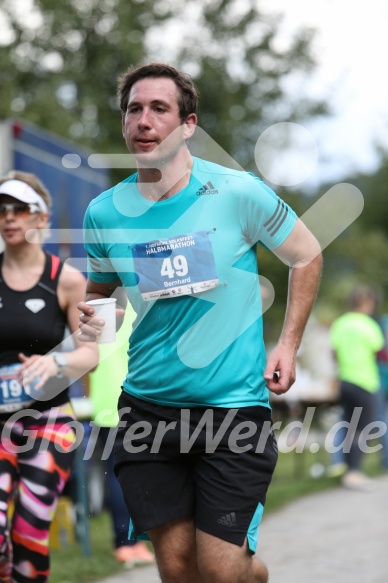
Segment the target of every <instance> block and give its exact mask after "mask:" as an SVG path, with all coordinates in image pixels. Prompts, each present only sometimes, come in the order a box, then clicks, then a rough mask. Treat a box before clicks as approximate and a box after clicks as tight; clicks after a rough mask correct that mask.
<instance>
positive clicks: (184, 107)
mask: <svg viewBox="0 0 388 583" xmlns="http://www.w3.org/2000/svg"><path fill="white" fill-rule="evenodd" d="M147 77H154V78H158V77H167V78H168V79H172V80H173V81H174V83H175V85H176V86H177V88H178V90H179V95H180V97H179V99H178V106H179V117H180V119H181V121H182V123H183V122H184V121H186V119H187V117H188V116H189V115H190V114H191V113H197V109H198V91H197V89H196V87H195V85H194V83H193V81H192V80H191V77H190V76H189V75H186V74H185V73H181V72H180V71H178V70H177V69H175V68H174V67H171V66H170V65H165V64H163V63H150V64H148V65H141V66H139V67H129V69H127V70H126V71H125V72H124V73H122V74H121V75H120V76H119V78H118V86H117V94H118V97H119V100H120V109H121V113H122V115H125V112H126V111H127V106H128V100H129V94H130V92H131V89H132V86H133V85H134V84H135V83H136V82H137V81H140V80H141V79H146V78H147Z"/></svg>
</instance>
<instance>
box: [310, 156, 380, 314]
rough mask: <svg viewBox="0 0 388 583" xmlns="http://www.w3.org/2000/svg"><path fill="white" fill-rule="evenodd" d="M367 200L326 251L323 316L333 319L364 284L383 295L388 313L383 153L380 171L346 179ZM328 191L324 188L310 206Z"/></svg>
mask: <svg viewBox="0 0 388 583" xmlns="http://www.w3.org/2000/svg"><path fill="white" fill-rule="evenodd" d="M343 182H349V183H350V184H354V185H355V186H357V187H358V188H359V189H360V191H361V192H362V194H363V197H364V209H363V211H362V213H361V215H360V216H359V217H358V219H357V220H356V221H355V222H354V223H353V224H352V225H351V226H350V227H348V228H347V229H346V230H345V231H344V232H343V233H342V234H341V235H340V237H338V238H337V239H336V240H335V241H333V243H331V245H329V247H328V248H327V249H326V250H325V251H324V277H323V279H322V284H321V291H320V294H319V299H318V309H319V311H320V312H321V314H322V317H323V318H324V319H327V320H331V319H333V318H334V317H335V316H337V315H338V314H339V313H341V312H342V311H343V309H344V307H345V301H346V298H347V296H348V295H349V293H350V292H351V290H352V289H353V288H354V287H355V286H356V285H359V284H361V283H367V284H369V285H372V286H375V287H376V288H377V289H378V290H379V291H380V293H381V296H382V306H381V310H382V311H384V312H387V311H388V270H387V269H386V265H388V206H387V204H386V200H387V198H388V157H387V154H386V153H384V152H383V151H381V163H380V167H379V169H378V170H377V171H376V172H374V173H371V174H358V175H357V174H356V175H353V176H350V177H348V178H345V179H344V180H343ZM325 190H327V188H326V187H322V188H321V189H320V190H319V192H318V194H317V195H316V197H314V198H313V200H312V201H311V204H313V202H314V201H315V200H316V198H319V196H320V195H321V194H323V192H325Z"/></svg>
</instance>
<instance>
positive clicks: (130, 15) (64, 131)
mask: <svg viewBox="0 0 388 583" xmlns="http://www.w3.org/2000/svg"><path fill="white" fill-rule="evenodd" d="M18 7H19V9H18ZM33 7H34V8H33V11H32V13H31V14H30V15H29V16H28V18H26V15H25V14H24V13H23V12H21V11H20V4H19V3H18V2H13V0H4V1H3V2H2V4H1V7H0V17H2V18H3V20H4V21H5V29H6V30H7V34H6V35H5V36H3V39H2V40H0V66H1V70H2V84H1V86H0V118H1V117H7V116H20V117H23V118H25V119H27V120H29V121H32V122H34V123H36V124H38V125H40V126H42V127H44V128H47V129H49V130H51V131H54V132H56V133H58V134H60V135H62V136H64V137H67V138H70V139H73V140H74V141H78V142H80V143H82V144H84V145H87V146H91V147H92V148H93V149H94V150H97V151H100V152H109V153H112V152H123V151H124V143H123V140H122V136H121V130H120V124H121V122H120V112H119V109H118V106H117V100H116V96H115V92H116V79H117V76H118V74H119V73H121V72H122V71H124V70H125V69H126V68H127V67H128V66H129V65H133V64H137V63H140V62H144V61H146V60H150V59H152V58H153V59H157V60H169V61H170V62H172V64H174V65H176V66H181V67H182V68H184V69H185V70H188V71H189V72H191V71H193V69H194V72H193V77H194V80H195V81H196V83H197V84H198V87H199V90H200V93H201V108H200V125H201V126H202V127H203V129H205V130H206V131H207V132H208V133H209V134H210V135H211V136H212V138H213V139H215V140H216V141H217V143H219V144H220V145H221V146H222V147H223V148H224V149H225V150H226V151H227V152H228V153H230V154H231V155H232V156H236V158H237V159H238V161H239V162H240V163H241V164H242V165H243V166H244V167H245V168H248V167H251V168H255V167H254V164H253V152H254V144H255V142H256V140H257V138H258V136H259V134H260V132H261V131H262V130H263V129H264V128H266V127H268V126H269V125H271V123H273V122H275V121H286V120H291V119H303V118H305V117H306V116H308V115H311V114H315V113H317V112H320V111H322V104H315V103H310V102H309V101H308V100H306V99H303V98H300V99H298V110H297V109H296V107H295V104H294V103H292V102H290V100H287V99H285V92H284V82H285V81H286V79H287V78H288V77H289V76H290V75H291V74H293V75H295V73H296V72H299V73H300V74H301V75H302V76H303V75H307V74H308V71H309V70H311V68H312V66H313V59H312V57H311V55H310V51H309V44H310V40H311V36H312V32H311V31H310V30H302V31H300V33H299V34H298V35H296V36H295V37H294V38H293V39H291V40H290V41H289V43H288V44H286V46H283V45H280V43H279V40H278V32H279V26H280V19H279V17H275V16H270V15H268V14H266V13H264V12H263V11H261V9H260V3H258V2H256V1H254V0H249V1H248V3H246V6H245V11H244V10H243V8H242V7H241V6H240V4H239V3H238V1H237V0H221V1H218V2H214V0H212V1H210V0H199V1H198V0H195V2H194V1H193V0H189V1H188V2H185V3H182V2H178V0H157V1H156V2H154V1H151V0H132V1H128V0H63V1H61V2H56V1H55V0H33ZM172 22H173V23H174V26H173V28H171V26H172ZM171 31H173V32H172V35H173V36H174V38H176V39H177V40H178V41H179V42H178V44H177V47H176V49H175V50H172V51H171V58H168V57H167V55H166V50H165V47H164V45H165V44H166V39H167V38H168V37H169V36H171ZM151 37H152V38H153V39H154V40H153V42H150V38H151ZM175 44H176V43H175ZM283 44H284V43H283Z"/></svg>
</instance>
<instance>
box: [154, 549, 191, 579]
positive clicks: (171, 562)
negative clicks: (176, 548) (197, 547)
mask: <svg viewBox="0 0 388 583" xmlns="http://www.w3.org/2000/svg"><path fill="white" fill-rule="evenodd" d="M156 559H157V565H158V569H159V574H160V577H161V579H162V582H163V583H182V581H187V582H191V581H193V582H195V583H196V582H197V581H198V570H197V561H196V554H195V552H193V553H192V554H191V555H189V554H182V553H179V554H175V555H174V556H171V557H169V558H168V559H167V558H166V559H164V560H163V559H162V560H161V559H160V558H159V560H158V557H157V556H156Z"/></svg>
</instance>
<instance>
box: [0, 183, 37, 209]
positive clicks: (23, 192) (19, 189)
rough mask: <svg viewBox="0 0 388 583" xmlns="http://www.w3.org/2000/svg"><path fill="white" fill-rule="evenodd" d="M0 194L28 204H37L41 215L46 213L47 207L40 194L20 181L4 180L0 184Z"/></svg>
mask: <svg viewBox="0 0 388 583" xmlns="http://www.w3.org/2000/svg"><path fill="white" fill-rule="evenodd" d="M0 194H8V196H12V198H16V200H20V201H21V202H27V203H28V204H37V205H38V207H39V208H40V210H41V212H42V213H48V208H47V205H46V203H45V202H44V200H43V198H42V197H41V196H40V194H38V193H37V192H36V190H34V189H33V188H32V187H31V186H29V184H27V183H26V182H23V181H22V180H6V181H5V182H3V184H0Z"/></svg>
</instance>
